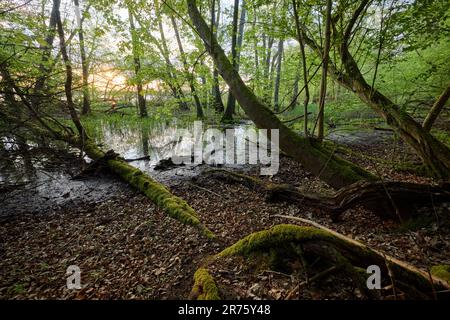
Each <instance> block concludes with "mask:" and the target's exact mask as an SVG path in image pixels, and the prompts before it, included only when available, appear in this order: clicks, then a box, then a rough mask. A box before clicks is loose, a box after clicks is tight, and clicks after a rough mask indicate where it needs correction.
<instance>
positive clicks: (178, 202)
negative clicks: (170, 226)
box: [85, 140, 215, 239]
mask: <svg viewBox="0 0 450 320" xmlns="http://www.w3.org/2000/svg"><path fill="white" fill-rule="evenodd" d="M85 152H86V153H87V154H88V155H89V157H91V158H93V159H94V160H98V159H101V158H102V157H104V155H105V153H104V152H102V151H101V149H100V148H98V147H97V146H96V145H95V143H94V142H92V141H91V140H88V141H87V142H86V143H85ZM108 166H109V167H110V169H111V170H112V171H113V172H115V173H116V174H118V175H119V176H120V177H121V178H122V179H123V180H125V181H126V182H128V183H129V184H131V185H132V186H133V187H135V188H136V189H138V190H140V191H141V192H142V193H144V194H145V195H146V196H147V197H148V198H149V199H150V200H152V201H153V202H154V203H155V204H156V205H157V206H158V207H160V208H161V209H163V210H164V211H165V212H166V213H167V214H168V215H169V216H170V217H172V218H174V219H177V220H178V221H180V222H182V223H184V224H187V225H191V226H194V227H196V228H197V229H199V230H200V231H201V233H202V234H203V235H205V236H206V237H208V238H210V239H213V238H215V235H214V233H212V232H211V231H210V230H208V228H206V227H205V226H204V225H203V224H202V223H201V222H200V220H199V218H198V216H197V214H196V212H195V211H194V209H192V208H191V207H190V206H189V205H188V204H187V203H186V201H184V200H183V199H181V198H179V197H177V196H174V195H173V194H172V193H171V192H170V191H169V190H168V189H167V188H166V187H164V186H163V185H162V184H160V183H159V182H157V181H155V180H153V179H152V178H150V177H149V176H148V175H145V174H144V173H143V172H142V171H141V170H139V169H137V168H135V167H133V166H131V165H129V164H128V163H126V162H125V161H123V160H121V159H110V160H108Z"/></svg>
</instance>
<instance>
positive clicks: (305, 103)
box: [292, 0, 309, 137]
mask: <svg viewBox="0 0 450 320" xmlns="http://www.w3.org/2000/svg"><path fill="white" fill-rule="evenodd" d="M292 6H293V11H294V19H295V28H296V31H297V40H298V43H299V45H300V55H301V59H302V68H303V82H304V83H305V84H304V86H305V100H304V101H303V114H304V117H305V118H304V126H303V134H304V135H305V137H307V136H308V104H309V80H308V67H307V66H306V53H305V40H304V39H303V32H302V31H301V27H300V18H299V16H298V11H297V2H296V1H295V0H292Z"/></svg>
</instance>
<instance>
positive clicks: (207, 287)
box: [191, 268, 220, 300]
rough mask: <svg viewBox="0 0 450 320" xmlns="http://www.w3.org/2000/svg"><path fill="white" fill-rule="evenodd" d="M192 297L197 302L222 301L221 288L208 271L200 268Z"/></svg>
mask: <svg viewBox="0 0 450 320" xmlns="http://www.w3.org/2000/svg"><path fill="white" fill-rule="evenodd" d="M191 296H193V297H195V298H196V299H197V300H220V295H219V288H218V287H217V285H216V282H215V281H214V278H213V277H212V276H211V274H210V273H209V272H208V270H207V269H205V268H200V269H198V270H197V271H196V272H195V274H194V287H193V288H192V292H191Z"/></svg>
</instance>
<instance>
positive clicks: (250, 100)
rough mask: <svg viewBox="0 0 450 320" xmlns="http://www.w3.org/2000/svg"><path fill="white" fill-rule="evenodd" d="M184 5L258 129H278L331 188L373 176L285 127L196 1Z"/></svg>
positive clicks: (284, 143) (284, 145)
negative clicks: (231, 57)
mask: <svg viewBox="0 0 450 320" xmlns="http://www.w3.org/2000/svg"><path fill="white" fill-rule="evenodd" d="M187 4H188V12H189V16H190V18H191V21H192V23H193V25H194V27H195V29H196V31H197V32H198V34H199V36H200V38H201V39H202V40H203V42H204V43H205V48H206V50H208V51H209V53H210V55H211V56H212V58H213V59H214V61H215V63H216V65H217V68H218V70H219V72H220V73H221V75H222V77H223V79H224V80H225V81H226V82H227V84H228V86H229V87H230V88H231V90H232V92H233V95H234V96H235V97H236V99H237V100H238V102H239V104H240V105H241V106H242V108H243V109H244V111H245V113H246V114H247V115H248V116H249V118H250V119H252V120H253V121H254V123H255V124H256V126H257V127H258V128H264V129H278V130H279V131H278V132H279V138H280V147H281V149H282V150H283V151H284V152H286V153H288V154H290V155H291V156H292V157H293V158H294V159H296V160H297V161H299V162H301V163H302V164H303V165H304V166H305V168H306V169H307V170H309V171H311V172H312V173H313V174H315V175H317V176H319V177H320V178H321V179H322V180H324V181H326V182H327V183H328V184H330V185H331V186H333V187H335V188H340V187H343V186H345V185H348V184H351V183H354V182H356V181H359V180H364V179H366V180H375V179H376V178H375V177H374V176H373V175H371V174H370V173H368V172H367V171H365V170H363V169H361V168H360V167H358V166H356V165H354V164H352V163H350V162H348V161H345V160H343V159H341V158H339V157H337V156H335V155H334V154H333V153H330V151H328V150H327V149H325V148H324V147H323V146H321V145H320V144H318V143H316V142H314V141H313V140H312V139H308V138H302V137H300V136H299V135H297V134H296V133H295V132H293V131H292V130H290V129H289V128H288V127H286V126H285V125H284V124H283V123H282V122H281V121H280V120H279V119H278V118H277V117H276V116H275V115H274V113H273V112H272V111H271V110H269V108H267V107H266V106H265V105H264V104H262V103H261V102H260V101H259V100H258V98H257V97H256V96H255V94H254V93H253V92H252V91H251V90H250V89H249V88H248V87H247V86H246V85H245V83H244V82H243V81H242V79H241V77H240V76H239V73H237V72H236V70H235V69H234V68H233V66H232V64H231V63H230V61H229V60H228V58H227V57H226V55H225V53H224V51H223V49H222V48H221V47H220V46H219V44H218V42H217V40H216V38H215V37H214V36H213V35H212V34H211V29H210V28H209V27H208V26H207V25H206V22H205V21H204V19H203V18H202V16H201V14H200V12H199V11H198V8H197V6H196V0H187Z"/></svg>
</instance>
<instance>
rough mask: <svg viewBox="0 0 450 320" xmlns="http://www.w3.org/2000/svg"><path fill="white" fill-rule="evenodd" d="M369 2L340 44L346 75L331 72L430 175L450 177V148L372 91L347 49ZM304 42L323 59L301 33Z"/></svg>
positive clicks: (331, 66) (332, 67) (363, 4)
mask: <svg viewBox="0 0 450 320" xmlns="http://www.w3.org/2000/svg"><path fill="white" fill-rule="evenodd" d="M368 2H369V1H368V0H365V1H361V2H360V5H359V6H358V8H357V10H356V11H355V12H354V14H353V16H352V18H351V21H350V22H349V23H348V24H347V28H346V31H345V33H344V35H343V37H342V39H343V40H342V41H341V42H340V56H341V62H342V65H343V67H344V70H345V71H344V72H341V71H339V70H338V68H337V67H336V65H334V64H333V63H331V61H330V62H329V65H328V73H329V75H330V76H331V77H333V78H334V79H335V80H336V81H337V82H338V83H339V84H340V85H342V86H343V87H345V88H346V89H348V90H350V91H352V92H354V93H355V94H356V95H357V96H358V97H359V98H360V99H361V100H362V101H363V102H364V103H366V104H367V105H368V106H369V107H371V108H372V109H373V110H374V111H375V112H376V113H378V114H379V115H380V116H381V117H383V119H384V120H385V121H386V123H387V124H388V125H389V126H391V127H392V128H393V129H394V130H395V131H396V132H397V133H398V134H399V135H400V137H402V139H403V140H405V142H406V143H408V144H409V145H410V146H411V147H412V148H413V149H414V150H415V151H416V153H417V154H418V155H419V156H420V157H421V159H422V160H423V162H424V164H425V165H426V166H427V167H428V168H429V170H430V172H431V173H432V174H433V175H434V176H436V177H438V178H441V179H449V178H450V148H448V147H447V146H446V145H445V144H443V143H442V142H440V141H439V140H437V139H436V138H435V137H433V136H432V135H431V134H430V133H429V132H428V131H427V130H425V129H424V128H423V127H422V126H421V125H420V124H419V123H417V122H416V121H415V120H414V119H413V118H412V117H411V116H410V115H409V114H408V113H406V112H405V111H403V110H402V109H401V108H400V107H399V106H398V105H397V104H395V103H394V102H393V101H391V100H390V99H389V98H388V97H386V96H385V95H383V94H382V93H381V92H379V91H378V90H376V89H374V88H372V86H371V85H369V84H368V83H367V82H366V80H365V79H364V76H363V74H362V73H361V70H360V69H359V67H358V64H357V63H356V61H355V59H354V58H353V56H352V54H351V53H350V51H349V48H348V41H349V39H350V37H351V34H352V28H353V25H354V23H355V22H356V21H357V20H358V18H359V17H360V15H361V14H362V13H363V11H364V9H365V7H366V5H367V3H368ZM302 34H303V38H304V39H305V42H306V43H307V44H308V46H310V47H311V48H312V49H313V50H314V51H316V53H317V54H318V55H320V56H322V55H323V48H322V47H320V45H318V44H317V43H316V42H315V41H314V40H313V39H311V38H309V37H308V36H307V35H306V32H305V30H302Z"/></svg>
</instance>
